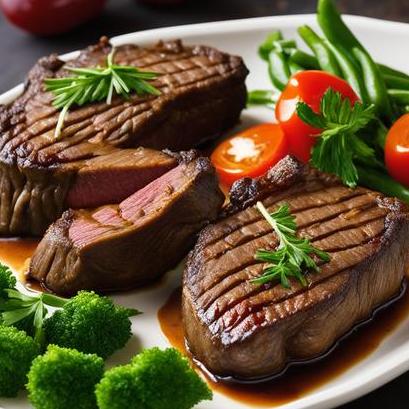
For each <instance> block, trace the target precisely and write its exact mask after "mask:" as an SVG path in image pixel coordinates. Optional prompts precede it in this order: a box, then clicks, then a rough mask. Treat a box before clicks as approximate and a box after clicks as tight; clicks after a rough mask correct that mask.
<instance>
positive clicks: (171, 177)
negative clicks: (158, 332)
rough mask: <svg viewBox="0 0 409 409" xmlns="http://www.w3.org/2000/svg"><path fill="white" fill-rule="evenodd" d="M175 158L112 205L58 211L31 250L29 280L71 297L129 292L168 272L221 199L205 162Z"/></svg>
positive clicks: (189, 245)
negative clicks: (170, 165)
mask: <svg viewBox="0 0 409 409" xmlns="http://www.w3.org/2000/svg"><path fill="white" fill-rule="evenodd" d="M179 160H180V163H179V165H178V166H177V167H175V168H173V169H172V170H170V171H169V172H167V173H165V174H164V175H163V176H161V177H159V178H157V179H156V180H154V181H153V182H151V183H150V184H148V185H147V186H145V187H144V188H143V189H141V190H139V191H137V192H136V193H134V194H132V195H131V196H129V197H128V198H127V199H125V200H124V201H122V202H121V203H120V204H119V205H110V206H102V207H100V208H98V209H96V210H76V211H74V210H69V211H67V212H65V213H64V214H63V216H62V217H61V219H59V220H58V221H56V222H55V223H54V224H52V225H51V226H50V228H49V229H48V231H47V233H46V235H45V236H44V238H43V240H42V241H41V242H40V244H39V246H38V248H37V249H36V251H35V253H34V256H33V258H32V260H31V264H30V270H29V274H30V276H31V277H33V278H35V279H37V280H39V281H40V282H42V283H43V284H44V285H45V286H46V287H47V288H49V289H50V290H52V291H54V292H56V293H58V294H74V293H76V292H77V291H78V290H82V289H92V290H99V291H108V290H109V291H111V290H119V289H129V288H133V287H136V286H139V285H142V284H145V283H147V282H151V281H153V280H155V279H157V278H158V277H159V276H160V275H162V274H164V273H165V272H166V271H168V270H169V269H171V268H172V267H174V266H175V265H176V264H177V263H178V262H179V261H180V260H181V259H182V258H183V257H184V256H185V255H186V253H187V252H188V251H189V250H190V249H191V248H192V246H193V244H194V241H195V238H196V234H197V233H198V232H199V231H200V229H201V228H203V227H204V226H205V225H206V224H207V223H208V222H209V221H213V220H215V219H216V217H217V215H218V213H219V211H220V208H221V206H222V204H223V201H224V196H223V194H222V192H221V191H220V189H219V187H218V182H217V178H216V175H215V172H214V169H213V167H212V166H211V165H210V162H209V160H208V159H205V158H194V157H191V154H189V155H182V158H179Z"/></svg>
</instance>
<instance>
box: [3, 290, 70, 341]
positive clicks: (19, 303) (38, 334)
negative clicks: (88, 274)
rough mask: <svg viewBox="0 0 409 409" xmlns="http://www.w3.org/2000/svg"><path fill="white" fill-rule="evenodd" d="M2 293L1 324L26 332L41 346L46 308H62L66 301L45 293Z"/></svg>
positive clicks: (13, 291) (12, 291)
mask: <svg viewBox="0 0 409 409" xmlns="http://www.w3.org/2000/svg"><path fill="white" fill-rule="evenodd" d="M3 293H4V294H5V297H3V300H2V302H1V303H0V312H1V320H2V324H3V325H7V326H14V327H16V328H19V329H21V330H24V331H26V332H27V333H28V334H29V335H30V336H33V337H34V339H35V340H36V341H37V342H38V343H39V344H41V345H42V344H43V342H44V332H43V321H44V318H45V316H46V315H47V308H46V306H51V307H62V306H63V305H64V304H65V302H66V300H65V299H64V298H60V297H57V296H55V295H52V294H45V293H44V294H38V295H35V296H31V295H26V294H23V293H21V292H20V291H18V290H17V289H15V288H9V289H6V290H3Z"/></svg>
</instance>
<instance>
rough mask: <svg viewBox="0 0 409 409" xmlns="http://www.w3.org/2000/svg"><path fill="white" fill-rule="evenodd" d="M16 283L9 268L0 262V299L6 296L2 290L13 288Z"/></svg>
mask: <svg viewBox="0 0 409 409" xmlns="http://www.w3.org/2000/svg"><path fill="white" fill-rule="evenodd" d="M16 284H17V280H16V277H14V275H13V273H12V271H11V270H10V268H9V267H8V266H6V265H4V264H2V263H1V262H0V299H1V298H5V297H6V296H7V295H6V293H5V292H4V291H3V290H6V289H12V288H15V286H16Z"/></svg>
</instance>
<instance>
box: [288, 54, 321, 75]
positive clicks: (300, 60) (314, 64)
mask: <svg viewBox="0 0 409 409" xmlns="http://www.w3.org/2000/svg"><path fill="white" fill-rule="evenodd" d="M290 62H292V63H295V64H297V65H299V66H300V67H302V68H304V69H307V70H319V69H320V65H319V64H318V61H317V59H316V58H315V57H314V56H313V55H311V54H307V53H305V52H304V51H301V50H299V49H294V50H292V51H291V53H290Z"/></svg>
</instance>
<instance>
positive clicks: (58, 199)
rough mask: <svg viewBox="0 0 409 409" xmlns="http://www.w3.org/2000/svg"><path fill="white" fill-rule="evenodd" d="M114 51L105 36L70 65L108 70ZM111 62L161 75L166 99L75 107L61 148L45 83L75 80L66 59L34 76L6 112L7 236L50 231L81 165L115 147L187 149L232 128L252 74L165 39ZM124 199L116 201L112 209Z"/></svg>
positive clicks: (3, 201)
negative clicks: (247, 80)
mask: <svg viewBox="0 0 409 409" xmlns="http://www.w3.org/2000/svg"><path fill="white" fill-rule="evenodd" d="M110 50H111V46H110V44H109V42H108V39H106V38H103V39H101V41H100V43H99V44H97V45H96V46H91V47H88V48H87V49H85V50H84V51H82V52H81V53H80V55H79V57H78V58H76V59H74V60H72V61H69V62H68V63H67V64H69V65H70V66H75V67H90V66H97V65H100V66H102V65H103V64H105V61H106V56H107V54H108V53H109V52H110ZM115 62H116V63H117V64H127V65H134V66H137V67H138V68H142V69H145V70H153V71H157V72H158V73H159V74H160V75H159V77H158V78H157V79H155V80H154V81H153V84H154V85H155V86H157V87H158V88H159V89H161V90H162V93H161V95H159V96H153V95H145V96H137V95H135V94H132V95H131V96H130V98H129V100H123V99H121V98H120V97H115V98H114V99H113V101H112V104H111V105H107V104H106V103H105V102H99V103H92V104H88V105H86V106H83V107H72V109H70V112H69V114H68V115H67V117H66V120H65V124H64V128H63V132H62V135H61V138H60V139H59V140H58V141H56V140H54V138H53V134H54V129H55V125H56V123H57V118H58V115H59V112H58V111H57V110H56V109H55V108H54V107H52V94H51V93H50V92H46V91H45V88H44V84H43V80H44V79H45V78H52V77H64V76H67V75H70V74H69V73H68V71H67V70H65V66H64V64H65V63H64V62H62V61H60V60H59V59H58V58H57V56H50V57H48V58H43V59H41V60H40V61H39V62H38V63H37V64H36V65H35V66H34V67H33V69H32V70H31V71H30V72H29V74H28V78H27V81H26V87H25V90H24V93H23V95H22V96H21V97H19V98H18V99H17V100H16V101H14V102H13V103H12V104H10V105H8V106H0V180H1V185H2V186H3V190H2V195H1V196H0V234H1V235H25V234H31V235H40V234H42V233H44V231H45V229H46V227H48V225H49V224H50V223H51V222H53V221H54V220H56V219H57V218H58V217H59V216H60V215H61V214H62V212H63V210H65V209H66V208H67V207H68V203H67V201H66V196H67V195H68V194H69V193H70V189H71V181H72V179H73V178H75V177H76V174H77V173H78V172H79V170H80V169H81V168H82V167H83V166H84V161H87V160H90V159H92V158H94V157H104V158H107V160H109V157H110V155H112V152H114V151H116V150H117V149H128V148H136V147H138V146H143V147H147V148H153V149H164V148H167V149H171V150H177V151H179V150H182V149H191V148H192V147H194V146H198V145H200V144H202V143H203V142H205V141H207V140H210V139H212V138H215V137H217V136H218V135H219V134H220V133H221V132H223V131H224V130H226V129H227V128H229V127H231V126H233V125H234V124H235V123H236V122H237V120H238V118H239V115H240V112H241V110H242V109H243V108H244V107H245V102H246V88H245V84H244V81H245V78H246V76H247V74H248V71H247V68H246V67H245V65H244V64H243V61H242V60H241V58H240V57H236V56H231V55H228V54H226V53H223V52H220V51H218V50H215V49H213V48H210V47H203V46H195V47H190V46H184V45H183V44H182V43H181V42H180V41H167V42H160V43H158V44H157V45H155V46H150V47H145V48H140V47H137V46H134V45H124V46H119V47H117V48H116V53H115ZM50 188H51V190H54V192H55V193H52V192H51V190H50ZM100 188H101V189H103V186H100ZM119 193H121V192H119ZM122 196H123V195H122ZM47 200H48V201H49V203H47V202H46V201H47ZM121 200H122V197H121V194H119V195H118V197H117V198H116V199H115V200H114V201H113V202H111V203H119V202H120V201H121ZM103 204H107V203H103Z"/></svg>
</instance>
